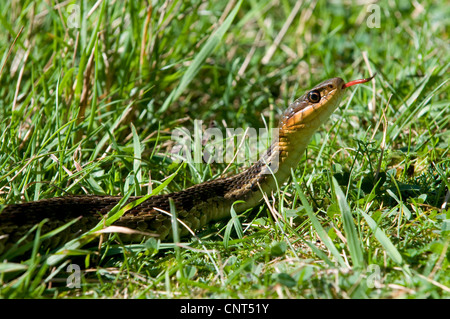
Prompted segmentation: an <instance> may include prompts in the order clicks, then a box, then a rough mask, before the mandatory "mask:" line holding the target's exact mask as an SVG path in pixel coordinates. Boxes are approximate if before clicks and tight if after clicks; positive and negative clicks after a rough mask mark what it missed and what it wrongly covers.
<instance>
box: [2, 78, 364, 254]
mask: <svg viewBox="0 0 450 319" xmlns="http://www.w3.org/2000/svg"><path fill="white" fill-rule="evenodd" d="M372 78H373V77H371V78H368V79H362V80H356V81H351V82H348V83H345V82H344V81H343V80H342V79H341V78H333V79H329V80H327V81H325V82H322V83H320V84H319V85H317V86H316V87H314V88H313V89H311V90H310V91H308V92H306V93H305V94H304V95H303V96H301V97H300V98H298V99H297V100H295V101H294V102H293V103H292V104H291V105H290V106H289V107H288V108H287V110H286V111H285V112H284V114H283V116H282V118H281V120H280V124H279V133H278V140H277V141H275V142H273V143H272V145H271V146H270V147H269V149H268V150H267V151H266V153H265V154H264V155H263V156H262V157H261V159H260V160H259V161H258V162H256V163H255V164H254V165H253V166H251V167H250V168H248V169H246V170H245V171H243V172H241V173H239V174H237V175H234V176H231V177H227V178H219V179H216V180H212V181H207V182H205V183H202V184H198V185H194V186H192V187H189V188H187V189H185V190H183V191H180V192H176V193H171V194H166V195H157V196H152V197H150V198H149V199H148V200H146V201H144V202H143V203H141V204H140V205H138V206H136V207H134V208H132V209H130V210H128V211H126V212H125V214H124V215H123V216H121V217H120V218H119V219H118V220H117V221H116V222H115V223H114V225H116V226H124V227H128V228H131V229H135V230H139V231H143V232H146V233H152V234H156V235H157V236H159V238H161V239H165V238H167V237H168V236H170V235H171V232H172V223H171V217H170V214H163V213H162V212H161V210H163V211H169V210H170V207H169V198H172V199H173V201H174V204H175V209H176V213H177V218H178V219H179V220H180V221H182V222H183V223H184V224H186V225H187V226H188V227H189V228H190V229H191V230H193V231H196V230H199V229H200V228H202V227H203V226H205V225H206V224H207V223H209V222H211V221H216V220H219V219H223V218H227V217H229V216H230V209H231V207H232V205H233V203H234V202H236V201H243V202H240V203H237V204H236V205H234V208H235V210H236V212H242V211H244V210H246V209H248V208H251V207H253V206H255V205H256V204H258V203H259V202H260V200H261V198H262V194H263V193H270V192H271V191H273V190H274V189H276V185H277V184H279V183H282V182H283V181H285V180H286V179H287V177H288V176H289V175H290V172H291V168H295V167H296V166H297V164H298V162H299V160H300V158H301V155H302V154H303V152H304V150H305V148H306V147H307V145H308V143H309V140H310V138H311V136H312V135H313V133H314V132H315V131H316V130H317V129H318V128H319V126H320V125H321V124H323V123H324V122H325V121H326V120H327V119H328V118H329V116H330V115H331V114H332V113H333V112H334V110H335V109H336V107H337V106H338V105H339V102H340V100H341V98H342V95H343V92H344V89H345V88H347V87H349V86H352V85H355V84H359V83H364V82H367V81H370V80H371V79H372ZM120 199H121V197H118V196H92V195H80V196H67V197H57V198H51V199H44V200H39V201H34V202H28V203H22V204H14V205H9V206H6V207H5V208H4V209H3V211H2V212H1V213H0V253H1V251H4V250H5V249H8V248H9V247H10V246H11V245H12V244H13V243H15V242H17V241H18V240H19V239H20V238H21V237H23V236H24V234H26V232H27V231H28V230H29V229H30V228H31V227H32V226H33V225H35V224H37V223H39V222H41V221H42V220H43V219H45V218H46V219H48V221H47V222H46V223H44V224H43V228H42V231H41V233H42V234H43V233H46V232H48V231H50V230H52V229H55V228H57V227H59V226H61V225H64V224H65V223H68V222H69V221H71V220H74V219H75V218H79V220H78V221H77V222H75V223H74V224H73V225H71V227H70V228H69V229H68V230H67V231H66V232H62V233H60V234H58V235H57V236H55V237H54V238H52V240H53V242H52V246H56V245H57V244H61V243H63V242H64V241H67V240H68V239H70V238H72V237H74V236H75V235H76V234H80V233H81V232H85V231H87V230H89V229H91V228H92V227H94V226H95V225H96V224H97V223H98V222H99V221H100V220H101V218H102V216H103V215H105V214H106V213H108V212H109V211H110V210H111V209H112V208H113V207H114V206H115V205H116V204H117V203H118V202H119V200H120ZM136 199H138V197H130V198H129V199H128V202H132V201H135V200H136ZM80 216H81V217H80ZM180 231H181V235H185V234H187V232H188V231H187V229H186V227H181V229H180Z"/></svg>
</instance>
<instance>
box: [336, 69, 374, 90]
mask: <svg viewBox="0 0 450 319" xmlns="http://www.w3.org/2000/svg"><path fill="white" fill-rule="evenodd" d="M375 75H377V74H376V73H375V74H374V75H372V76H371V77H370V78H367V79H361V80H354V81H350V82H348V83H345V84H344V85H343V86H342V88H343V89H345V88H348V87H350V86H353V85H356V84H361V83H366V82H369V81H370V80H372V79H373V78H374V77H375Z"/></svg>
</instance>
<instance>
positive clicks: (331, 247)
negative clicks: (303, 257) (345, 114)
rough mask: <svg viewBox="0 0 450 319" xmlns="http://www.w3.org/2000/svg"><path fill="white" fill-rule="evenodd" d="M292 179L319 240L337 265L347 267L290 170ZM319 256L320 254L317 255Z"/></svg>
mask: <svg viewBox="0 0 450 319" xmlns="http://www.w3.org/2000/svg"><path fill="white" fill-rule="evenodd" d="M291 175H292V179H293V181H294V186H295V190H296V191H297V195H298V197H299V198H300V200H301V202H302V205H303V207H304V208H305V210H306V214H308V217H309V219H310V220H311V223H312V225H313V227H314V229H315V230H316V232H317V234H318V235H319V237H320V240H322V242H323V243H324V245H325V246H326V247H327V248H328V250H329V251H330V252H331V254H332V255H333V256H334V258H336V260H337V262H338V263H339V266H341V267H344V268H348V266H347V264H346V263H345V261H344V259H343V258H342V256H341V254H340V253H339V251H338V250H337V248H336V246H335V245H334V243H333V241H332V240H331V238H330V237H329V236H328V234H327V232H326V231H325V229H324V228H323V227H322V225H321V224H320V222H319V220H318V219H317V217H316V215H314V212H313V210H312V207H311V205H309V203H308V200H307V199H306V197H305V194H303V192H302V191H301V189H300V186H299V185H298V182H297V179H296V178H295V174H294V173H293V172H291ZM319 257H320V256H319Z"/></svg>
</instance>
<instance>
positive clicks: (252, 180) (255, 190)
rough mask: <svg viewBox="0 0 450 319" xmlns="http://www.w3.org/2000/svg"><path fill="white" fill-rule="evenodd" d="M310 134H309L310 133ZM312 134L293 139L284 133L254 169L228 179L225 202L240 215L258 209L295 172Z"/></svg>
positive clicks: (290, 135)
mask: <svg viewBox="0 0 450 319" xmlns="http://www.w3.org/2000/svg"><path fill="white" fill-rule="evenodd" d="M306 133H307V132H306ZM311 136H312V134H303V135H301V136H297V135H293V134H292V131H291V130H288V129H282V128H281V129H280V130H279V131H278V136H277V137H276V138H275V139H274V142H273V143H272V144H271V146H270V147H269V148H268V149H267V151H266V152H265V153H264V154H263V156H261V158H260V159H259V160H258V161H257V162H256V163H255V164H254V165H252V166H251V167H249V168H248V169H246V170H245V171H243V172H242V173H240V174H237V175H235V176H232V177H229V178H227V179H226V180H227V184H228V185H229V187H228V191H227V193H226V194H225V198H227V199H229V200H230V202H234V201H238V200H240V201H243V203H239V204H236V206H235V208H236V211H238V212H242V211H244V210H246V209H248V208H251V207H253V206H255V205H256V204H257V203H258V202H259V201H261V199H262V198H263V193H266V194H268V195H270V193H271V192H274V191H276V190H277V189H278V188H279V187H280V186H281V184H282V183H283V182H284V181H286V180H287V178H288V177H289V176H290V174H291V169H295V168H296V167H297V165H298V163H299V161H300V159H301V156H302V155H303V153H304V151H305V149H306V147H307V145H308V143H309V140H310V138H311Z"/></svg>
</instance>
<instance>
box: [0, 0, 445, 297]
mask: <svg viewBox="0 0 450 319" xmlns="http://www.w3.org/2000/svg"><path fill="white" fill-rule="evenodd" d="M152 3H153V6H147V5H146V4H147V2H145V1H128V2H121V1H100V2H97V3H96V2H92V1H80V2H78V1H77V2H75V1H74V2H73V3H72V2H70V3H69V2H67V3H65V2H64V3H61V4H58V5H55V3H51V4H49V3H48V2H43V1H42V2H39V1H38V2H34V1H9V2H8V1H4V2H1V4H0V9H1V10H0V12H1V13H0V23H1V26H2V28H3V32H1V33H0V44H1V45H0V66H1V71H0V83H1V85H0V96H1V98H0V141H1V144H0V205H2V204H3V205H4V204H9V203H18V202H22V201H31V200H37V199H42V198H49V197H56V196H63V195H66V194H67V193H70V194H112V195H119V194H120V195H126V194H128V195H146V194H150V193H152V191H154V190H157V191H161V192H173V191H179V190H182V189H184V188H186V187H188V186H190V185H193V184H196V183H200V182H203V181H206V180H209V179H211V178H214V177H217V176H220V175H221V173H222V172H223V171H224V170H225V168H226V167H227V165H228V164H227V163H222V164H221V163H214V164H212V165H209V164H207V163H196V164H182V165H180V163H177V162H176V161H174V157H173V156H170V151H171V149H172V146H173V145H174V142H173V140H172V139H171V132H173V130H174V129H176V128H180V127H186V128H188V129H189V130H190V131H192V130H193V129H194V120H202V121H203V123H202V124H203V126H204V128H208V127H211V126H214V127H218V128H220V129H222V130H225V127H230V128H244V129H245V128H247V127H253V128H261V127H265V126H267V127H269V128H271V127H276V126H277V123H278V122H277V121H278V119H279V116H280V114H281V113H282V112H283V110H284V108H285V107H286V106H287V105H288V104H289V103H290V102H292V101H293V100H294V99H295V98H296V97H297V96H299V95H301V94H302V93H303V92H304V91H305V90H307V89H308V88H311V87H312V86H314V85H315V84H317V83H319V82H321V81H323V80H325V79H328V78H330V77H334V76H339V77H342V78H344V79H345V80H353V79H357V78H362V77H366V76H368V75H369V73H370V72H369V71H372V72H378V76H377V77H376V79H375V81H373V82H371V83H367V84H364V85H361V86H358V87H355V88H354V89H353V88H352V90H351V91H349V92H348V93H347V94H346V96H345V98H344V101H343V102H342V103H341V107H340V108H339V109H338V110H337V111H336V114H335V115H334V116H333V117H332V118H331V119H330V120H329V121H328V122H327V124H326V125H324V127H323V128H322V129H321V130H319V131H318V132H317V133H316V134H315V135H314V137H313V139H312V141H311V144H310V146H309V148H308V150H307V153H306V155H305V156H304V157H303V158H302V159H301V162H300V165H299V166H298V168H297V169H296V170H295V171H294V172H292V177H291V179H290V180H289V181H287V182H286V183H285V184H283V185H279V189H278V192H277V193H275V194H273V196H272V195H271V194H268V197H267V200H266V201H265V202H264V203H263V204H262V205H260V206H259V207H256V208H255V209H253V210H251V211H250V212H246V213H245V214H242V215H236V214H235V213H234V214H233V218H232V220H231V221H230V222H229V223H228V222H227V221H224V222H221V223H217V224H214V225H210V226H209V227H208V228H207V229H205V230H203V231H202V232H200V233H199V234H197V237H187V238H182V239H180V242H179V244H178V245H174V244H173V243H160V242H157V241H156V240H154V239H150V240H148V241H145V242H143V243H140V244H133V245H124V244H122V243H121V241H120V235H119V236H117V235H114V234H113V235H111V237H109V238H105V240H104V241H103V243H102V245H100V246H96V245H87V244H86V243H85V242H84V241H79V242H77V243H76V245H75V246H73V247H72V249H71V250H61V247H60V248H59V249H60V250H59V255H55V251H42V249H41V250H40V249H39V244H40V241H39V236H35V235H39V231H40V226H37V227H36V228H35V229H34V230H33V233H32V234H31V236H35V238H36V239H35V240H34V242H32V243H31V244H30V245H29V246H28V251H25V252H18V251H17V250H13V251H9V252H6V254H9V256H13V255H15V257H14V258H12V257H10V258H5V255H3V258H2V261H3V263H2V264H0V282H1V287H0V296H2V297H4V298H68V297H70V298H77V297H81V298H142V297H143V298H448V297H449V296H450V269H449V262H450V252H449V249H448V248H449V243H450V239H449V230H450V228H449V227H450V210H449V208H448V201H449V189H450V187H449V186H450V185H449V183H450V182H449V181H450V179H449V177H450V154H449V151H450V146H449V143H450V130H449V125H450V123H449V121H450V116H449V111H448V110H449V105H450V102H449V96H448V71H449V63H450V59H449V53H448V52H449V46H448V43H449V42H448V29H449V28H448V27H449V26H448V19H446V17H448V16H449V14H450V12H449V9H448V6H446V5H445V4H444V3H442V2H438V1H434V2H433V1H425V2H422V3H421V4H418V3H416V4H414V5H413V4H411V2H409V1H382V2H379V3H377V4H376V6H375V9H374V7H368V5H359V4H355V3H354V4H351V3H350V2H344V3H341V2H337V1H336V2H331V3H328V4H326V3H325V2H320V1H306V2H304V3H303V4H301V6H298V5H296V4H295V2H293V1H269V0H267V1H260V2H257V1H245V2H242V1H230V2H227V1H215V2H210V3H209V2H202V1H194V0H193V1H183V2H182V1H176V0H174V1H171V2H152ZM70 4H76V5H78V7H74V8H75V11H73V12H71V11H69V10H68V7H67V6H68V5H70ZM373 10H375V11H373ZM374 12H375V13H376V12H378V13H379V27H374V28H370V27H369V25H370V24H368V23H369V21H370V23H372V22H374V21H375V22H377V20H373V18H374V16H371V15H372V14H373V13H374ZM77 13H79V14H80V15H82V16H83V17H84V18H83V19H81V20H80V21H77V20H76V19H75V17H76V16H77ZM77 23H78V27H77V25H76V24H77ZM241 169H242V165H239V164H232V165H231V166H230V167H229V168H228V169H227V173H230V174H232V173H236V172H238V171H240V170H241ZM169 176H170V178H171V179H170V180H167V178H168V177H169ZM158 186H161V187H160V188H161V190H159V188H158ZM118 211H119V213H120V210H118ZM116 212H117V211H116ZM116 217H117V215H116ZM111 218H114V216H112V217H111ZM237 222H239V223H237ZM41 235H44V234H41ZM44 236H45V235H44ZM83 238H84V239H86V238H88V236H85V237H83ZM57 251H58V250H56V252H57ZM19 253H20V254H23V256H22V257H20V256H18V255H19ZM61 254H62V255H61ZM6 256H8V255H6ZM24 256H26V257H24ZM55 256H56V257H55ZM74 269H75V270H76V269H78V271H79V272H78V273H77V272H76V271H75V272H74ZM78 275H79V276H78ZM77 276H78V277H77ZM78 280H79V281H78Z"/></svg>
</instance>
